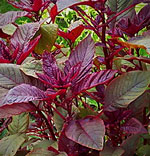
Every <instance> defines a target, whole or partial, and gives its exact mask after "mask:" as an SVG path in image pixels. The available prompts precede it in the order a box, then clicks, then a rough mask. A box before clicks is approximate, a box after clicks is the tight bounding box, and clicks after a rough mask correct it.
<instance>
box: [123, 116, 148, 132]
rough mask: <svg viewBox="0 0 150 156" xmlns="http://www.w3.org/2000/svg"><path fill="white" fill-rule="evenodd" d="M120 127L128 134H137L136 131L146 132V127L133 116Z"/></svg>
mask: <svg viewBox="0 0 150 156" xmlns="http://www.w3.org/2000/svg"><path fill="white" fill-rule="evenodd" d="M121 129H122V130H123V131H125V132H126V133H130V134H138V133H146V132H147V131H146V129H145V128H144V126H143V125H142V124H141V122H140V121H138V120H137V119H135V118H131V119H130V120H129V121H127V122H126V123H125V124H124V125H123V126H122V127H121Z"/></svg>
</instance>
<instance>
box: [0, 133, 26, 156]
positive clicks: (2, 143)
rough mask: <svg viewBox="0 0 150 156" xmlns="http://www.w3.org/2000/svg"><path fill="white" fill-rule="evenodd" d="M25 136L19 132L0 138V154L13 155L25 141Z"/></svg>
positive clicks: (4, 155)
mask: <svg viewBox="0 0 150 156" xmlns="http://www.w3.org/2000/svg"><path fill="white" fill-rule="evenodd" d="M25 138H26V135H25V134H21V133H17V134H14V135H10V136H7V137H4V138H3V139H2V140H0V147H1V148H0V155H3V156H14V155H15V154H16V152H17V150H18V149H19V148H20V146H21V145H22V144H23V142H24V141H25Z"/></svg>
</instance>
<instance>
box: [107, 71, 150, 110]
mask: <svg viewBox="0 0 150 156" xmlns="http://www.w3.org/2000/svg"><path fill="white" fill-rule="evenodd" d="M149 77H150V72H149V71H132V72H128V73H125V74H123V75H121V76H119V77H117V78H115V79H114V80H113V81H112V82H111V83H110V84H109V85H108V87H107V88H106V92H105V107H106V109H109V108H111V107H123V108H126V107H127V106H128V105H129V104H130V103H131V102H132V101H134V100H135V99H136V98H138V97H139V96H140V95H141V94H142V93H143V92H144V91H145V90H146V88H147V86H148V84H149V82H150V79H149Z"/></svg>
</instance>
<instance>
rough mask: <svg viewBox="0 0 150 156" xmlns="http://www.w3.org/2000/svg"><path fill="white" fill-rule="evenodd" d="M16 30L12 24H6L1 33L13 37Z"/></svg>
mask: <svg viewBox="0 0 150 156" xmlns="http://www.w3.org/2000/svg"><path fill="white" fill-rule="evenodd" d="M16 29H17V28H16V27H15V26H14V25H13V24H7V25H5V26H4V27H3V28H2V31H3V32H4V33H6V34H8V35H13V33H14V32H15V31H16Z"/></svg>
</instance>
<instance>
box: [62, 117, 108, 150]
mask: <svg viewBox="0 0 150 156" xmlns="http://www.w3.org/2000/svg"><path fill="white" fill-rule="evenodd" d="M65 134H66V136H67V137H68V138H69V139H71V140H72V141H75V142H76V143H78V144H80V145H82V146H86V147H88V148H92V149H96V150H102V149H103V141H104V140H103V139H104V135H105V126H104V123H103V121H102V120H101V119H99V118H97V117H92V116H89V117H86V118H84V119H81V120H74V121H71V122H70V123H69V125H68V126H67V128H66V131H65Z"/></svg>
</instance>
